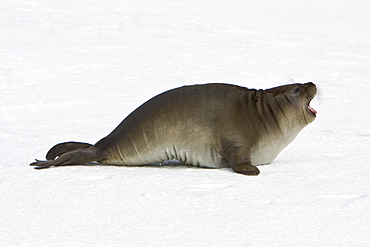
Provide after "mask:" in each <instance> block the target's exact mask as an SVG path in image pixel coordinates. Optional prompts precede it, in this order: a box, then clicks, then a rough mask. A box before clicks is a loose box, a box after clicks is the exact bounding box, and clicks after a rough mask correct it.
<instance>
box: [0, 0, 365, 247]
mask: <svg viewBox="0 0 370 247" xmlns="http://www.w3.org/2000/svg"><path fill="white" fill-rule="evenodd" d="M369 13H370V1H368V0H351V1H346V0H301V1H300V0H258V1H252V0H218V1H210V0H186V1H176V0H157V1H144V0H135V1H129V0H125V1H119V0H104V1H103V0H73V1H67V0H55V1H54V0H14V1H1V3H0V127H1V128H0V138H1V148H0V156H1V161H0V245H1V246H370V233H369V229H370V190H369V189H370V165H369V160H370V148H369V147H370V106H369V105H370V99H369V95H370V17H369ZM293 80H294V81H295V82H300V83H304V82H309V81H312V82H314V83H316V84H317V85H318V86H319V87H320V89H321V92H322V100H321V101H318V100H316V101H315V102H314V104H313V107H314V108H316V110H317V111H318V115H317V119H316V120H315V121H314V122H313V123H312V124H310V125H309V126H308V127H306V128H305V129H304V130H303V131H302V132H301V134H300V135H299V136H298V137H297V138H296V139H295V140H294V141H293V142H292V143H291V144H290V145H289V146H288V147H287V148H286V149H285V150H284V151H283V152H282V153H281V154H280V155H279V156H278V158H277V159H276V160H275V161H274V162H273V163H272V164H270V165H268V166H261V167H260V170H261V174H260V175H259V176H257V177H248V176H243V175H240V174H236V173H234V172H232V170H231V169H218V170H217V169H201V168H193V167H184V166H180V167H168V166H165V167H115V166H107V167H105V166H92V167H91V166H90V167H86V166H70V167H56V168H50V169H45V170H34V169H33V168H32V167H30V166H29V163H30V162H32V161H33V159H34V158H38V159H43V158H44V157H45V154H46V152H47V151H48V150H49V148H51V147H52V146H53V145H54V144H56V143H59V142H64V141H82V142H89V143H95V142H97V141H98V140H99V139H101V138H102V137H104V136H106V135H107V134H109V133H110V132H111V131H112V130H113V129H114V128H115V127H116V126H117V125H118V124H119V123H120V122H121V121H122V120H123V119H124V118H125V117H126V116H127V115H128V114H129V113H130V112H132V111H133V110H134V109H135V108H136V107H138V106H139V105H140V104H142V103H143V102H145V101H146V100H148V99H149V98H151V97H153V96H155V95H157V94H158V93H161V92H163V91H166V90H168V89H172V88H175V87H178V86H182V85H189V84H200V83H213V82H220V83H232V84H238V85H241V86H246V87H250V88H269V87H274V86H278V85H282V84H287V83H290V82H291V81H293Z"/></svg>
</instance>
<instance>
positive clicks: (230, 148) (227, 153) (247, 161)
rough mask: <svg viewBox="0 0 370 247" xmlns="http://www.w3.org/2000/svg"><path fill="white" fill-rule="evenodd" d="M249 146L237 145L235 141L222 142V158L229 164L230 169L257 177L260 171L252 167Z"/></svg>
mask: <svg viewBox="0 0 370 247" xmlns="http://www.w3.org/2000/svg"><path fill="white" fill-rule="evenodd" d="M249 146H250V145H238V144H237V143H236V141H233V142H224V148H223V151H222V156H223V157H224V158H225V159H226V160H227V161H228V162H229V164H230V166H231V168H232V169H233V170H234V171H235V172H237V173H241V174H244V175H249V176H257V175H258V174H260V170H259V169H258V168H257V167H255V166H253V165H252V162H251V148H250V147H249Z"/></svg>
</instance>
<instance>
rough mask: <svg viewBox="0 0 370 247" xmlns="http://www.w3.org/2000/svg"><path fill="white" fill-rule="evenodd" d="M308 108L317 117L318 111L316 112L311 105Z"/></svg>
mask: <svg viewBox="0 0 370 247" xmlns="http://www.w3.org/2000/svg"><path fill="white" fill-rule="evenodd" d="M307 108H308V110H309V111H310V112H311V113H312V114H313V115H315V116H316V114H317V111H316V110H315V109H313V108H312V107H311V106H310V105H308V106H307Z"/></svg>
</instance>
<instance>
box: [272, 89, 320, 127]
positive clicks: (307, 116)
mask: <svg viewBox="0 0 370 247" xmlns="http://www.w3.org/2000/svg"><path fill="white" fill-rule="evenodd" d="M267 91H268V92H269V93H272V94H273V96H274V98H275V100H276V102H277V103H278V104H279V105H281V106H284V112H285V113H287V112H289V116H295V118H296V120H298V122H300V123H301V125H303V126H305V125H308V124H309V123H311V122H312V121H313V120H315V118H316V114H317V112H316V110H315V109H313V108H312V107H311V106H310V102H311V100H312V99H313V98H314V97H315V95H316V93H317V88H316V86H315V84H313V83H312V82H308V83H305V84H299V83H296V84H289V85H284V86H280V87H275V88H271V89H267Z"/></svg>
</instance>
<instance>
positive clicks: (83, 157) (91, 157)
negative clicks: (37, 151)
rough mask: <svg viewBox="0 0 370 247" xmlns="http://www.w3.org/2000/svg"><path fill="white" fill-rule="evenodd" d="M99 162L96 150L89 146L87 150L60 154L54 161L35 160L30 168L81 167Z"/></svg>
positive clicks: (79, 149) (82, 149) (81, 149)
mask: <svg viewBox="0 0 370 247" xmlns="http://www.w3.org/2000/svg"><path fill="white" fill-rule="evenodd" d="M97 160H99V154H98V152H97V148H96V147H94V146H92V145H91V146H90V147H88V148H86V147H85V148H78V149H74V150H72V151H69V152H66V153H63V154H61V155H60V156H59V157H58V158H57V159H56V160H45V161H43V160H36V162H33V163H31V164H30V165H31V166H36V167H35V169H44V168H49V167H50V166H65V165H81V164H85V163H89V162H94V161H97Z"/></svg>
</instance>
